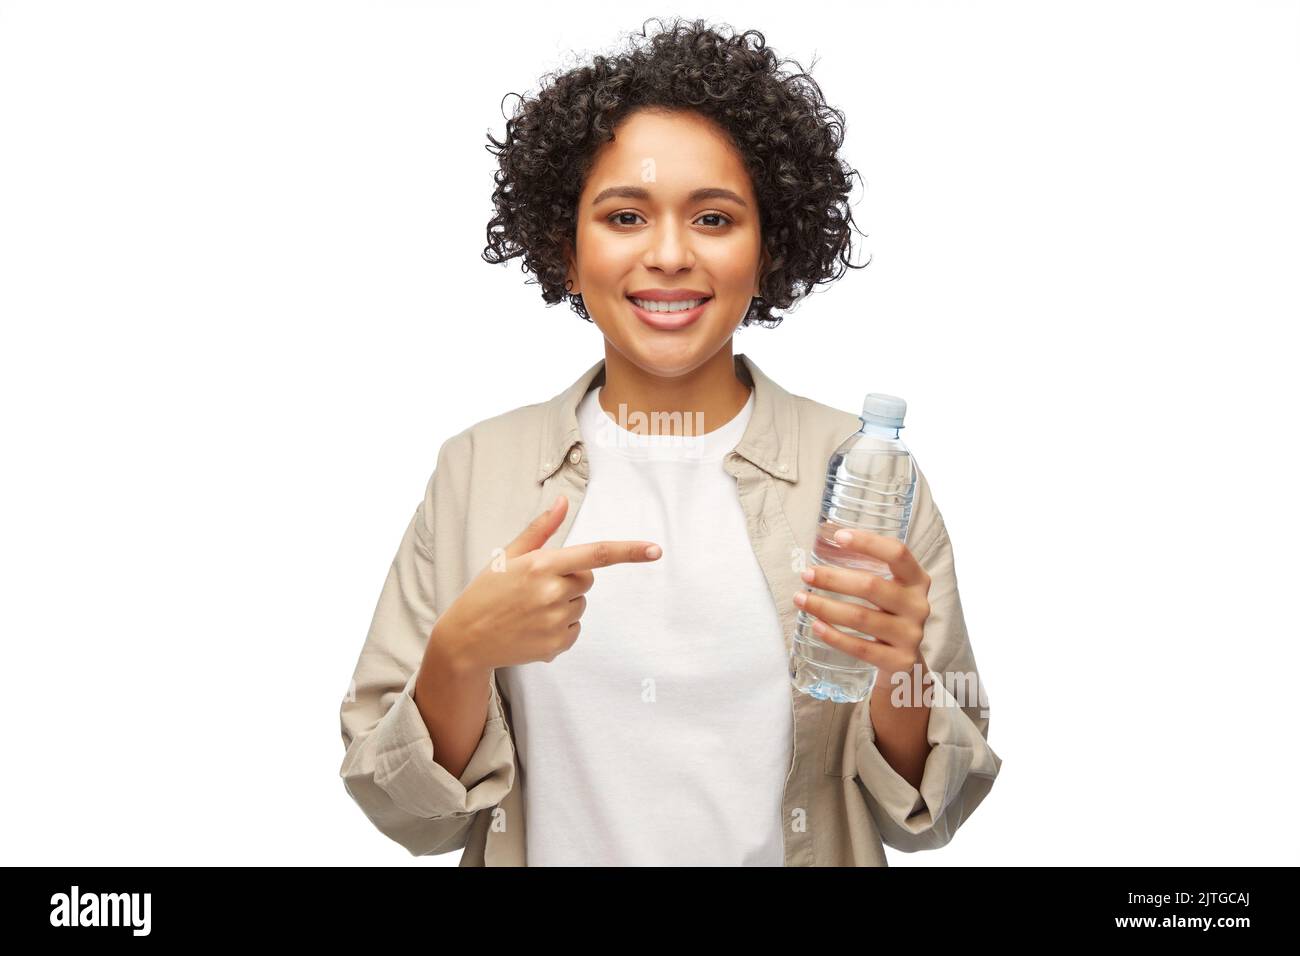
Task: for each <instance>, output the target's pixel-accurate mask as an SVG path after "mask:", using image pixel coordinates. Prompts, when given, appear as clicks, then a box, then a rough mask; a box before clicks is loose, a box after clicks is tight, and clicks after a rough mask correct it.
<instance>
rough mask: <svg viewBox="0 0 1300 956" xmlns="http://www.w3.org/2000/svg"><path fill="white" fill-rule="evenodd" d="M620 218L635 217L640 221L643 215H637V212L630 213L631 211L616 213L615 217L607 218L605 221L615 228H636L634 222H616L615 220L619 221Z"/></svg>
mask: <svg viewBox="0 0 1300 956" xmlns="http://www.w3.org/2000/svg"><path fill="white" fill-rule="evenodd" d="M620 216H635V217H636V218H637V219H640V218H641V214H640V213H635V212H630V211H627V210H624V211H623V212H616V213H614V214H613V215H610V216H606V217H605V221H606V222H608V223H610V224H611V225H614V226H634V225H636V223H633V222H614V220H615V219H618V218H619V217H620Z"/></svg>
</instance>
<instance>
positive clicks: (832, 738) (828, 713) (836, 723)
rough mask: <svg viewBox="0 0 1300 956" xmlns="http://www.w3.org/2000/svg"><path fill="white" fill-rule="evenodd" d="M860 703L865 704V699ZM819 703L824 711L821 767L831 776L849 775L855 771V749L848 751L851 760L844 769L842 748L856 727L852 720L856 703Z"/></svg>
mask: <svg viewBox="0 0 1300 956" xmlns="http://www.w3.org/2000/svg"><path fill="white" fill-rule="evenodd" d="M861 704H862V706H863V707H865V706H867V702H866V701H865V700H864V701H862V702H861ZM821 705H822V708H823V711H824V713H823V714H822V721H821V726H823V727H825V728H826V732H825V734H824V735H823V748H822V751H823V761H822V766H823V769H824V771H825V773H826V774H827V775H828V776H831V777H851V776H853V774H854V773H856V772H857V751H856V748H854V749H853V750H852V752H851V753H850V755H849V759H850V761H852V762H851V763H850V766H849V769H848V770H847V771H846V770H845V769H844V748H845V746H846V743H847V738H848V735H849V733H850V732H851V730H853V728H854V727H856V722H854V720H853V710H854V708H855V707H857V706H858V704H856V703H845V704H837V703H835V702H834V701H830V700H824V701H822V702H821ZM851 725H852V726H851Z"/></svg>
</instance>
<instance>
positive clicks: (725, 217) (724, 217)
mask: <svg viewBox="0 0 1300 956" xmlns="http://www.w3.org/2000/svg"><path fill="white" fill-rule="evenodd" d="M700 218H701V219H722V220H724V221H723V222H720V223H717V224H715V225H714V228H720V227H722V226H729V225H731V217H730V216H728V215H727V214H726V213H721V212H706V213H705V214H704V215H702V216H700Z"/></svg>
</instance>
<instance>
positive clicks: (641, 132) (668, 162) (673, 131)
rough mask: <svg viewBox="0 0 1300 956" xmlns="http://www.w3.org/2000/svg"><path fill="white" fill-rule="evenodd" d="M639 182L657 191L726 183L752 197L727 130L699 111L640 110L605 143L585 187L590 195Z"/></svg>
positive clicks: (684, 190)
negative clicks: (665, 111) (610, 187)
mask: <svg viewBox="0 0 1300 956" xmlns="http://www.w3.org/2000/svg"><path fill="white" fill-rule="evenodd" d="M622 185H636V186H642V187H644V188H645V189H648V190H650V191H651V192H652V193H656V192H657V193H661V194H665V195H666V194H669V193H673V192H686V191H689V190H691V189H695V188H697V187H699V186H724V187H728V188H731V189H734V190H735V191H736V192H738V193H740V195H742V196H751V195H752V193H751V191H750V189H751V187H750V182H749V173H748V171H747V170H746V169H745V164H744V161H743V160H742V158H741V155H740V152H739V150H737V149H736V147H735V145H734V144H733V143H732V142H731V141H730V139H729V138H728V137H727V134H726V132H725V131H723V130H722V128H721V127H719V126H718V125H717V124H715V123H714V122H713V121H712V120H710V119H708V118H707V117H704V116H701V115H700V114H698V113H692V112H686V111H675V112H672V113H660V112H651V111H639V112H636V113H633V114H632V115H630V116H628V117H627V118H626V119H624V120H623V122H622V123H620V124H619V125H618V126H617V127H615V129H614V138H613V139H612V140H611V141H610V142H608V143H604V144H602V145H601V147H600V149H599V150H598V151H597V153H596V156H595V160H594V162H593V163H592V167H591V172H590V174H589V175H588V177H587V182H586V183H585V184H584V186H583V198H584V200H589V198H590V197H591V196H593V195H595V193H596V192H597V191H598V190H601V189H604V188H606V187H608V186H622Z"/></svg>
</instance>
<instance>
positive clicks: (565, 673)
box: [497, 387, 794, 866]
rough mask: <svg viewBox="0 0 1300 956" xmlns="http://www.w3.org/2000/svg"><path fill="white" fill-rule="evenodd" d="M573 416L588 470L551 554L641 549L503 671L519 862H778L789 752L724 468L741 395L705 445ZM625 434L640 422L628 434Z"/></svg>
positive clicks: (750, 567)
mask: <svg viewBox="0 0 1300 956" xmlns="http://www.w3.org/2000/svg"><path fill="white" fill-rule="evenodd" d="M599 393H600V388H599V387H597V388H596V389H593V390H592V391H590V392H588V393H587V394H586V396H585V397H584V398H583V400H582V402H581V403H580V405H579V407H578V425H579V428H580V430H581V433H582V439H583V442H584V446H585V452H586V454H587V455H588V461H589V466H590V477H589V479H588V485H587V490H586V494H585V496H584V499H583V501H582V503H581V505H580V506H579V510H578V513H577V515H576V517H575V518H574V524H573V527H572V529H571V530H570V532H569V535H568V537H567V538H566V540H565V542H564V545H565V546H568V545H570V544H585V543H588V542H591V541H600V540H616V541H617V540H645V541H652V542H655V543H657V544H659V545H660V546H662V548H663V555H662V556H661V557H660V558H659V559H658V560H657V561H651V562H646V563H633V564H616V565H611V566H610V567H607V568H596V569H595V570H594V571H593V573H594V574H595V584H594V585H593V586H592V588H591V590H589V591H588V592H587V595H586V597H587V609H586V611H585V612H584V613H583V616H582V630H581V633H580V634H579V636H578V639H577V641H576V642H575V643H574V645H573V646H572V647H571V648H569V650H567V651H565V652H563V653H562V654H560V655H558V656H557V657H556V658H555V659H554V660H553V661H551V662H549V663H547V662H544V661H536V662H533V663H529V664H525V665H522V666H519V667H504V668H498V670H497V676H498V678H499V679H500V680H501V681H502V684H503V692H504V693H505V694H506V696H507V697H508V698H509V700H510V704H511V716H512V721H513V725H514V731H515V743H516V747H517V752H518V756H519V763H520V773H521V776H522V778H523V781H524V787H523V790H524V801H525V808H524V812H525V814H526V816H527V844H528V846H527V853H528V865H529V866H557V865H559V866H591V865H611V866H682V865H716V866H741V865H744V866H781V865H783V863H784V848H783V835H784V821H783V820H782V809H781V807H782V798H783V793H784V786H785V779H786V775H787V773H788V772H789V769H790V762H791V759H792V756H793V753H792V745H793V733H794V727H793V715H792V713H791V693H790V675H789V662H788V659H787V654H786V648H785V641H784V638H783V635H782V634H781V625H780V620H779V618H778V615H777V611H776V608H775V606H774V605H773V602H772V597H771V593H770V591H769V590H768V588H767V586H766V584H765V582H764V579H763V572H762V570H761V568H760V567H759V564H758V560H757V558H756V557H755V555H754V552H753V547H752V545H751V544H750V541H749V536H748V534H747V532H746V528H745V517H744V513H743V511H742V510H741V507H740V501H739V499H738V497H737V495H736V481H735V478H733V477H732V476H731V475H729V474H728V473H727V472H726V471H725V470H724V468H723V460H724V458H725V457H726V455H727V454H728V453H729V452H730V451H731V450H732V449H734V448H735V446H736V444H737V443H738V442H739V441H740V439H741V437H742V435H743V434H744V431H745V427H746V425H747V424H748V422H749V418H750V415H751V414H752V413H753V405H754V396H753V392H752V391H751V393H750V397H749V401H748V403H746V405H745V407H744V409H742V410H741V412H740V414H739V415H737V416H736V417H735V418H733V419H732V420H731V421H730V422H728V423H727V424H726V425H724V426H722V427H721V428H719V429H715V430H714V431H712V432H708V433H706V434H703V435H700V434H698V430H697V429H696V428H695V421H694V419H693V418H692V420H691V421H690V423H689V425H688V426H687V427H689V428H690V429H691V433H690V436H688V437H683V436H680V435H671V434H663V435H639V434H636V433H635V432H632V431H629V430H627V429H624V428H622V427H621V426H620V425H619V424H618V422H616V421H615V420H614V419H613V418H611V417H610V416H609V415H608V414H606V412H605V410H604V409H603V408H601V406H600V395H599ZM632 424H633V427H636V425H635V423H632Z"/></svg>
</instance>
